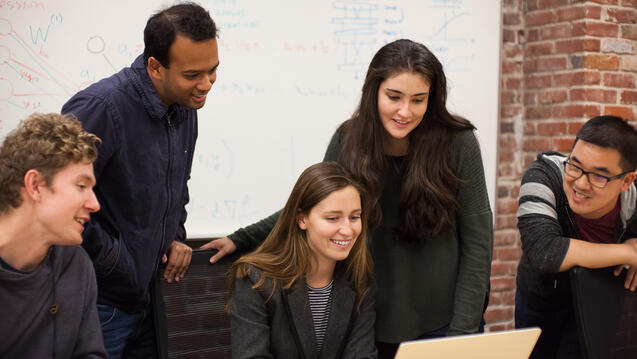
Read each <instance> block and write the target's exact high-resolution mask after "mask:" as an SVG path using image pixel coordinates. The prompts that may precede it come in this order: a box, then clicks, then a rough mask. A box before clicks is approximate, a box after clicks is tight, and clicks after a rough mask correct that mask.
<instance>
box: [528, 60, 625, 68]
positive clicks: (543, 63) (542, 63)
mask: <svg viewBox="0 0 637 359" xmlns="http://www.w3.org/2000/svg"><path fill="white" fill-rule="evenodd" d="M617 66H619V59H618V62H617ZM537 69H538V70H539V71H558V70H565V69H566V57H551V58H540V59H539V60H538V62H537Z"/></svg>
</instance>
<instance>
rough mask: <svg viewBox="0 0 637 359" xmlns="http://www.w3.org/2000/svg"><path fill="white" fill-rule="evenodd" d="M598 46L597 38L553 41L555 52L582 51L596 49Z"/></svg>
mask: <svg viewBox="0 0 637 359" xmlns="http://www.w3.org/2000/svg"><path fill="white" fill-rule="evenodd" d="M599 48H600V41H599V39H569V40H561V41H557V42H556V43H555V52H556V53H560V54H561V53H568V54H570V53H573V52H582V51H596V52H598V51H599Z"/></svg>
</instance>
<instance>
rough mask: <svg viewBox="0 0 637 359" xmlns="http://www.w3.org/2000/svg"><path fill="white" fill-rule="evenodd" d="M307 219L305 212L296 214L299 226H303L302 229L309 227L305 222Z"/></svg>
mask: <svg viewBox="0 0 637 359" xmlns="http://www.w3.org/2000/svg"><path fill="white" fill-rule="evenodd" d="M306 220H307V216H306V215H305V214H303V213H299V214H297V215H296V223H297V224H298V225H299V228H301V229H302V230H306V229H307V224H306V223H305V221H306Z"/></svg>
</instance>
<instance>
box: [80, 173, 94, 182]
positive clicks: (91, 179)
mask: <svg viewBox="0 0 637 359" xmlns="http://www.w3.org/2000/svg"><path fill="white" fill-rule="evenodd" d="M75 180H76V181H88V182H91V183H95V178H94V177H92V176H89V175H86V174H79V175H77V177H76V178H75Z"/></svg>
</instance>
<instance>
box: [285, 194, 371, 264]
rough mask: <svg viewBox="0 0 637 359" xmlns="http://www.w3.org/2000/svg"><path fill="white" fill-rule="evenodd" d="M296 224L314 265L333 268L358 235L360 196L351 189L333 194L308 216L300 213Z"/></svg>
mask: <svg viewBox="0 0 637 359" xmlns="http://www.w3.org/2000/svg"><path fill="white" fill-rule="evenodd" d="M297 222H298V225H299V228H301V229H302V230H304V231H305V232H306V237H307V240H308V242H309V246H310V249H311V250H312V253H313V255H314V258H315V259H316V262H317V263H318V266H319V267H320V268H328V267H329V266H331V267H333V266H334V265H335V264H336V262H337V261H340V260H344V259H345V258H347V256H348V255H349V252H350V250H351V249H352V247H353V246H354V243H355V242H356V239H357V238H358V235H359V234H360V233H361V230H362V223H361V199H360V195H359V193H358V191H357V190H356V189H355V188H354V187H352V186H347V187H345V188H343V189H340V190H338V191H334V192H332V193H330V195H329V196H327V197H325V198H324V199H323V200H322V201H321V202H319V203H318V204H317V205H316V206H314V207H313V208H312V209H311V210H310V213H309V214H300V215H299V216H298V218H297Z"/></svg>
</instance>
